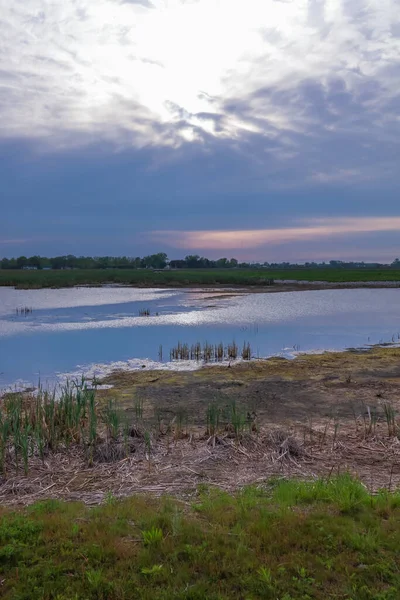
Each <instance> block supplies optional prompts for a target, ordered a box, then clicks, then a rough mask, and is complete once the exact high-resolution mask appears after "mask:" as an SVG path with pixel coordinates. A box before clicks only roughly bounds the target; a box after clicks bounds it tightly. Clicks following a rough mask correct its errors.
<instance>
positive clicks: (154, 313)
mask: <svg viewBox="0 0 400 600" xmlns="http://www.w3.org/2000/svg"><path fill="white" fill-rule="evenodd" d="M399 294H400V290H397V289H358V290H357V289H351V290H324V291H304V292H288V293H272V294H258V293H255V294H245V295H232V292H230V293H228V294H226V295H222V297H221V291H220V290H214V291H212V290H208V291H207V292H206V293H204V292H203V291H201V290H195V289H193V290H184V291H183V290H157V289H146V290H138V289H134V288H116V287H112V288H77V289H68V290H27V291H25V290H13V289H9V288H0V387H4V386H5V385H8V384H10V383H12V382H15V381H17V380H21V379H22V380H24V381H26V382H29V383H36V382H37V380H38V377H39V375H40V376H41V378H42V380H46V379H52V378H54V374H55V373H65V372H68V373H77V372H83V371H84V372H86V371H90V372H92V371H93V370H96V369H97V370H98V372H99V374H101V372H104V371H106V370H109V369H112V368H114V366H119V367H123V368H126V367H128V368H142V365H146V368H148V367H149V366H151V367H156V366H160V365H159V361H158V355H159V347H160V345H162V347H163V358H164V360H165V361H168V360H169V350H170V349H171V348H172V347H173V346H175V345H176V344H177V343H178V342H179V341H181V342H184V343H187V344H189V345H191V344H195V343H196V342H201V343H204V342H209V343H210V344H218V343H219V342H223V343H224V344H227V343H230V342H232V340H235V342H236V343H237V344H238V346H239V347H241V346H242V345H243V343H244V342H245V341H246V342H249V343H250V344H251V347H252V350H253V355H254V356H260V357H264V356H270V355H273V354H281V355H288V356H291V355H293V352H295V351H296V350H298V349H300V350H303V351H312V350H324V349H342V348H345V347H350V346H362V345H365V344H368V343H378V342H381V341H389V340H391V339H392V337H393V336H394V337H395V338H396V336H397V333H398V332H399V331H400V309H399V298H400V295H399ZM23 306H29V307H32V312H29V313H27V314H24V315H21V314H17V313H16V308H18V307H23ZM146 311H149V313H150V316H139V315H140V313H141V312H142V313H143V312H146ZM182 366H183V367H184V368H193V364H190V365H189V364H188V365H182ZM168 367H169V368H173V367H174V368H175V367H176V365H170V364H169V365H168Z"/></svg>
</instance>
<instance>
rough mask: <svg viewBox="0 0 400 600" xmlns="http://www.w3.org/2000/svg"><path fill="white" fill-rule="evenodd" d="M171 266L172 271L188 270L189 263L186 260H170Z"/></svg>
mask: <svg viewBox="0 0 400 600" xmlns="http://www.w3.org/2000/svg"><path fill="white" fill-rule="evenodd" d="M169 266H170V267H171V269H186V267H187V263H186V260H170V261H169Z"/></svg>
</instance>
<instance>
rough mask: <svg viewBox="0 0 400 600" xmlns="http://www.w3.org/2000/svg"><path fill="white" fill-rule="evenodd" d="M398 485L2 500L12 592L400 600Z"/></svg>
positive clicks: (320, 483) (1, 528) (285, 484)
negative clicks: (97, 501)
mask: <svg viewBox="0 0 400 600" xmlns="http://www.w3.org/2000/svg"><path fill="white" fill-rule="evenodd" d="M399 546H400V494H398V493H392V494H390V493H388V492H381V493H379V494H377V495H374V496H371V495H370V494H369V493H368V491H367V490H366V489H365V487H364V486H363V485H362V484H361V483H360V482H358V481H357V480H355V479H352V478H351V477H350V476H348V475H346V474H344V475H341V476H339V477H336V478H332V479H325V480H315V481H312V482H298V481H295V480H279V479H275V480H272V481H269V482H268V483H266V484H263V485H259V486H252V487H245V488H244V489H242V490H241V491H240V492H237V493H236V494H228V493H226V492H223V491H221V490H218V489H216V488H207V487H206V486H202V487H200V488H199V489H198V490H197V492H196V493H195V494H193V495H192V496H191V497H186V498H185V500H178V499H173V498H171V497H163V498H159V499H157V498H154V497H147V496H135V497H131V498H125V499H123V500H119V499H117V498H116V497H114V496H112V495H109V496H108V497H107V500H106V502H105V503H104V504H102V505H101V506H98V507H96V508H88V507H85V505H83V504H81V503H68V502H62V501H58V500H47V501H46V500H45V501H41V502H37V503H35V504H33V505H31V506H29V507H28V508H25V509H19V510H14V511H11V510H10V509H2V511H1V520H0V585H1V597H2V598H4V599H5V600H17V599H18V600H36V599H37V600H39V599H40V600H42V599H46V600H78V599H79V600H92V599H93V600H106V599H107V600H125V599H128V598H129V599H130V598H138V599H144V600H145V599H146V600H147V599H152V600H157V599H160V600H161V599H165V600H167V599H168V600H170V599H171V598H175V599H182V600H183V599H185V600H190V599H191V600H204V599H208V600H222V599H225V598H226V599H230V600H231V599H235V598H237V599H244V598H246V599H248V600H256V599H259V598H260V599H261V598H263V599H271V600H272V599H273V600H295V599H296V600H297V599H300V598H301V599H315V600H318V599H324V600H325V599H326V598H338V599H339V598H340V599H344V600H395V599H398V597H399V596H398V590H399V589H400V561H399V554H398V548H399Z"/></svg>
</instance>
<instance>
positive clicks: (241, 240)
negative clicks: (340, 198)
mask: <svg viewBox="0 0 400 600" xmlns="http://www.w3.org/2000/svg"><path fill="white" fill-rule="evenodd" d="M300 223H302V224H299V225H297V226H294V227H283V228H276V229H248V230H231V231H224V230H218V231H212V230H211V231H153V232H152V234H151V237H152V239H154V240H155V241H157V242H162V243H164V244H167V245H169V246H171V247H174V248H182V249H193V250H232V249H237V248H258V247H260V246H268V245H274V246H276V245H279V244H285V243H288V242H303V241H312V240H316V239H323V238H328V237H332V236H343V235H349V234H352V235H358V234H366V233H375V232H385V231H388V232H389V231H398V232H400V217H377V218H374V217H364V218H354V217H350V218H346V217H344V218H331V219H318V218H315V219H308V220H307V222H305V221H302V222H300Z"/></svg>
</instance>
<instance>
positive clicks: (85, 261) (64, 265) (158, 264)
mask: <svg viewBox="0 0 400 600" xmlns="http://www.w3.org/2000/svg"><path fill="white" fill-rule="evenodd" d="M166 267H169V268H171V269H234V268H239V269H255V268H265V269H294V268H295V269H310V268H313V269H318V268H321V269H322V268H323V269H326V268H330V267H331V268H335V269H337V268H342V269H363V268H364V269H375V268H376V269H380V268H388V267H395V268H400V260H399V259H398V258H396V259H395V260H394V261H393V262H392V263H391V264H382V263H378V262H376V263H375V262H374V263H367V262H345V261H341V260H331V261H329V262H328V263H326V262H319V263H318V262H306V263H305V264H301V265H299V264H296V263H290V262H281V263H269V262H260V263H255V262H252V263H248V262H239V261H238V260H236V258H230V259H228V258H219V259H218V260H211V259H209V258H205V257H203V256H198V255H197V254H190V255H188V256H186V257H185V258H184V259H176V260H175V259H173V260H169V258H168V256H167V254H165V252H158V253H157V254H150V255H149V256H144V257H143V258H141V257H139V256H137V257H135V258H132V257H128V256H100V257H92V256H74V255H72V254H68V255H65V256H54V257H51V258H48V257H45V256H36V255H35V256H30V257H27V256H19V257H18V258H3V259H1V260H0V269H4V270H6V269H14V270H15V269H39V270H40V269H165V268H166Z"/></svg>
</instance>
